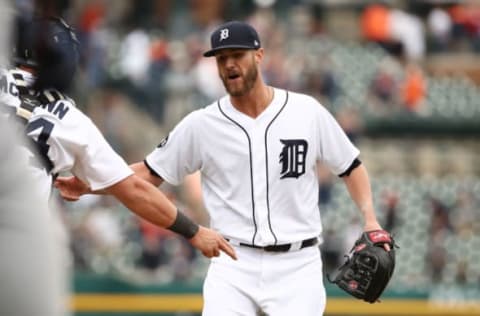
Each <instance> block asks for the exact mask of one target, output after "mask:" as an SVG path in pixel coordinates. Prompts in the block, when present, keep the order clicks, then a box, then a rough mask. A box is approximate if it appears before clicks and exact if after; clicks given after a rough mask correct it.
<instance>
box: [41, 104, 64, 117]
mask: <svg viewBox="0 0 480 316" xmlns="http://www.w3.org/2000/svg"><path fill="white" fill-rule="evenodd" d="M39 107H41V108H43V109H45V110H47V111H48V112H49V113H51V114H53V115H55V116H56V117H58V119H60V120H61V119H63V118H64V117H65V115H67V113H68V111H69V110H70V105H69V104H68V102H66V101H57V102H52V103H48V104H41V105H40V106H39Z"/></svg>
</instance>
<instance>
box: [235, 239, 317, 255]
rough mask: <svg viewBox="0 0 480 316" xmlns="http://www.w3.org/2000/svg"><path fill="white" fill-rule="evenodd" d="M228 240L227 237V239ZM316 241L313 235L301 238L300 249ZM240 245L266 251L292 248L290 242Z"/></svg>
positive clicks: (283, 250) (312, 244)
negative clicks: (268, 244)
mask: <svg viewBox="0 0 480 316" xmlns="http://www.w3.org/2000/svg"><path fill="white" fill-rule="evenodd" d="M227 240H228V239H227ZM317 243H318V238H317V237H313V238H309V239H305V240H302V244H301V245H300V249H302V248H306V247H311V246H314V245H316V244H317ZM240 246H244V247H250V248H255V249H262V250H264V251H268V252H287V251H289V250H290V248H292V244H283V245H272V246H257V245H250V244H246V243H243V242H241V243H240Z"/></svg>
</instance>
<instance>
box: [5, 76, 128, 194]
mask: <svg viewBox="0 0 480 316" xmlns="http://www.w3.org/2000/svg"><path fill="white" fill-rule="evenodd" d="M19 78H20V80H19ZM22 80H23V81H24V82H25V83H26V85H27V86H28V85H30V84H31V83H32V82H33V80H34V78H33V77H32V75H31V74H30V73H28V72H25V71H22V70H19V69H14V70H10V71H3V72H2V73H0V101H1V102H2V103H3V105H1V106H5V107H6V108H4V110H5V109H7V112H8V109H9V108H10V109H12V108H14V109H17V108H18V107H20V106H21V104H22V101H21V100H20V98H19V93H18V89H17V88H18V86H16V85H18V84H19V82H22ZM48 91H49V92H50V93H52V94H56V93H59V92H58V91H55V90H48ZM4 112H5V111H4ZM17 113H18V112H17ZM24 130H25V129H24ZM25 131H26V134H27V136H28V137H30V138H31V139H32V140H33V141H34V142H35V143H36V144H35V147H36V149H37V150H31V156H32V159H31V161H30V164H29V168H30V169H31V172H32V173H34V174H37V175H38V178H40V177H43V182H44V183H45V184H44V187H45V186H46V188H45V192H50V190H51V182H52V177H51V175H54V174H57V173H60V172H64V171H70V172H71V173H73V174H74V175H76V176H77V177H78V178H80V179H81V180H82V181H84V182H85V183H87V184H88V185H89V186H90V187H91V188H92V190H101V189H104V188H106V187H108V186H111V185H113V184H115V183H117V182H119V181H121V180H123V179H124V178H126V177H128V176H129V175H131V174H132V173H133V172H132V170H131V169H130V168H129V167H128V165H127V164H126V163H125V161H124V160H123V159H122V158H121V157H120V156H119V155H118V154H117V153H116V152H115V151H114V150H113V149H112V148H111V146H110V145H109V144H108V143H107V141H106V140H105V138H104V137H103V135H102V134H101V133H100V131H99V130H98V129H97V127H96V126H95V125H94V124H93V122H92V121H91V120H90V118H88V117H87V116H86V115H85V114H83V113H82V112H81V111H80V110H79V109H77V108H76V107H75V103H74V102H73V100H71V99H70V98H68V97H65V96H63V95H61V94H60V97H59V100H56V101H53V102H50V103H48V104H42V105H40V106H36V107H35V108H34V109H33V112H32V114H31V116H30V117H29V118H28V120H27V123H26V130H25ZM34 156H35V157H34ZM39 161H40V162H43V164H40V163H39ZM47 196H49V194H47Z"/></svg>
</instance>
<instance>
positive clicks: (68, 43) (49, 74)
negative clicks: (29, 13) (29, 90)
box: [13, 17, 79, 91]
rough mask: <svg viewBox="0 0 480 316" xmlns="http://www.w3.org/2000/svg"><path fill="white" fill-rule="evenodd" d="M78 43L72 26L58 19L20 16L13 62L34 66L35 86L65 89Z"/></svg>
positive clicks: (70, 79) (75, 64)
mask: <svg viewBox="0 0 480 316" xmlns="http://www.w3.org/2000/svg"><path fill="white" fill-rule="evenodd" d="M78 46H79V43H78V40H77V37H76V35H75V33H74V31H73V29H72V28H71V27H70V26H69V25H68V24H67V23H65V21H64V20H62V19H60V18H57V17H49V18H43V17H42V18H38V17H36V18H33V19H25V18H23V19H22V18H19V19H18V20H17V36H16V45H15V48H14V53H13V61H14V63H15V64H16V65H17V66H28V67H31V68H34V69H35V71H36V75H37V80H36V81H35V86H34V87H35V88H36V89H44V88H55V89H57V90H60V91H65V90H67V89H68V88H69V86H70V84H71V82H72V79H73V76H74V74H75V70H76V67H77V64H78V61H79V51H78Z"/></svg>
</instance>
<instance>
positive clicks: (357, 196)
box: [342, 160, 390, 251]
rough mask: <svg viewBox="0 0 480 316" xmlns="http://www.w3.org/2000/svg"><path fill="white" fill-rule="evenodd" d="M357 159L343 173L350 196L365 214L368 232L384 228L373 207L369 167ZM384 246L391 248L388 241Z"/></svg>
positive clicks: (365, 229) (386, 248) (365, 225)
mask: <svg viewBox="0 0 480 316" xmlns="http://www.w3.org/2000/svg"><path fill="white" fill-rule="evenodd" d="M356 161H358V164H357V165H356V166H355V167H354V168H353V169H351V170H349V172H348V173H346V174H344V175H342V179H343V181H344V182H345V185H346V186H347V189H348V192H349V193H350V197H351V198H352V200H353V201H354V202H355V204H356V205H357V207H358V209H359V210H360V212H361V213H362V215H363V218H364V227H363V230H364V231H366V232H368V231H374V230H382V227H381V226H380V224H379V223H378V221H377V217H376V215H375V209H374V207H373V199H372V190H371V187H370V180H369V178H368V173H367V169H366V168H365V166H364V165H363V164H362V163H360V161H359V160H356ZM384 248H385V250H386V251H389V250H390V246H389V245H388V244H387V243H385V244H384Z"/></svg>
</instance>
